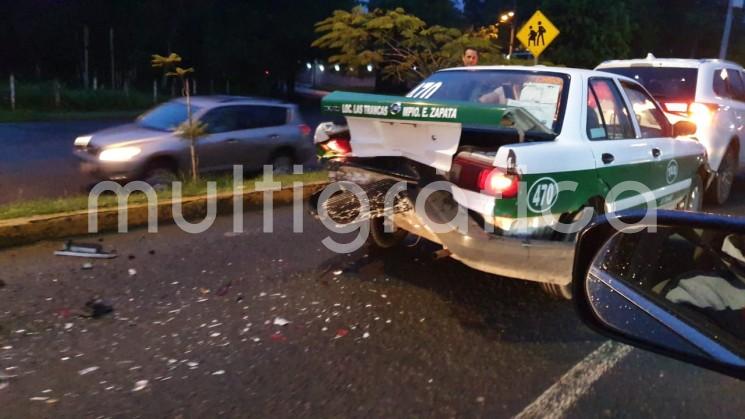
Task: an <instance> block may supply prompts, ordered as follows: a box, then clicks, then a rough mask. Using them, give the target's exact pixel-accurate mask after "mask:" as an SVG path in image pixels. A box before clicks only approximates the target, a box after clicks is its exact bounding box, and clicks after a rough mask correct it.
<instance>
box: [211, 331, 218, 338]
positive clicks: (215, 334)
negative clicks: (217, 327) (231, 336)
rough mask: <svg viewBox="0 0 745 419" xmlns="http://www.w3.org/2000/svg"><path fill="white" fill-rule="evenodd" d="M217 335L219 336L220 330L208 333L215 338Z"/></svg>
mask: <svg viewBox="0 0 745 419" xmlns="http://www.w3.org/2000/svg"><path fill="white" fill-rule="evenodd" d="M218 336H220V332H215V333H212V334H210V337H211V338H216V337H218Z"/></svg>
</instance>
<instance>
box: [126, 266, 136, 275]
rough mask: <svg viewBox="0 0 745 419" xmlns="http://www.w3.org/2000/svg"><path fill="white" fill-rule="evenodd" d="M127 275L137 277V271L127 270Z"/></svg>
mask: <svg viewBox="0 0 745 419" xmlns="http://www.w3.org/2000/svg"><path fill="white" fill-rule="evenodd" d="M127 273H129V276H135V275H137V269H132V268H129V270H128V271H127Z"/></svg>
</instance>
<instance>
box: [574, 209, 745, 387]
mask: <svg viewBox="0 0 745 419" xmlns="http://www.w3.org/2000/svg"><path fill="white" fill-rule="evenodd" d="M650 220H651V221H650ZM574 261H575V262H574V274H573V276H574V277H573V295H574V299H575V304H576V308H577V310H578V313H579V315H580V317H582V320H583V321H584V322H585V323H586V324H587V325H588V326H590V327H591V328H592V329H595V330H596V331H597V332H599V333H602V334H604V335H606V336H608V337H610V338H612V339H615V340H619V341H622V342H625V343H628V344H630V345H633V346H637V347H640V348H643V349H647V350H651V351H653V352H657V353H659V354H662V355H666V356H670V357H673V358H676V359H679V360H682V361H684V362H687V363H691V364H695V365H699V366H702V367H704V368H708V369H712V370H715V371H719V372H721V373H724V374H727V375H730V376H733V377H736V378H740V379H742V380H745V218H743V217H730V216H719V215H712V214H700V213H691V212H683V211H656V212H649V213H645V212H639V211H635V212H631V213H625V214H622V215H614V216H613V217H610V218H608V217H601V218H598V219H596V220H594V221H593V223H592V224H591V225H590V226H588V227H587V228H586V229H584V230H583V231H582V232H581V233H580V235H579V237H578V239H577V247H576V253H575V259H574Z"/></svg>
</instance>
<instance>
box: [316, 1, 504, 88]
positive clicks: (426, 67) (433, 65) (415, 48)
mask: <svg viewBox="0 0 745 419" xmlns="http://www.w3.org/2000/svg"><path fill="white" fill-rule="evenodd" d="M316 32H318V33H320V34H321V36H320V37H319V38H318V39H316V40H315V41H314V42H313V44H312V45H313V46H314V47H318V48H323V49H327V50H332V51H334V52H336V53H335V54H334V55H331V57H329V61H330V62H331V63H339V64H343V65H346V66H349V67H351V68H363V67H365V66H367V65H369V64H372V65H373V66H375V67H377V68H379V69H380V72H381V75H382V76H383V78H384V79H391V80H395V81H397V82H407V81H417V80H420V79H422V78H424V77H427V76H429V75H430V74H431V73H433V72H434V71H437V70H439V69H441V68H445V67H452V66H457V65H460V64H461V62H460V58H461V56H462V54H463V50H464V49H465V48H466V47H469V46H470V47H473V48H477V49H478V50H479V51H480V63H482V64H487V63H494V62H501V57H500V56H499V47H498V46H497V45H496V43H494V42H493V41H492V37H493V36H494V33H493V31H492V30H490V29H488V28H482V29H480V30H479V31H467V32H462V31H461V30H459V29H456V28H448V27H443V26H437V25H435V26H427V24H426V23H425V22H424V21H423V20H422V19H420V18H418V17H416V16H414V15H411V14H407V13H406V12H405V11H404V10H403V9H401V8H398V9H395V10H381V9H375V10H373V11H371V12H366V11H364V10H363V9H362V8H360V7H355V8H354V9H352V11H345V10H337V11H335V12H334V13H333V14H332V15H331V16H330V17H328V18H326V19H324V20H322V21H320V22H318V23H317V24H316Z"/></svg>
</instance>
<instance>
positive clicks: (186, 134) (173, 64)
mask: <svg viewBox="0 0 745 419" xmlns="http://www.w3.org/2000/svg"><path fill="white" fill-rule="evenodd" d="M180 62H181V56H179V55H178V54H176V53H171V54H170V55H168V56H163V55H158V54H155V55H153V59H152V61H151V64H152V66H153V67H154V68H162V69H163V70H164V71H166V76H168V77H175V78H178V79H179V80H181V94H182V95H183V96H185V97H186V115H187V117H186V121H184V122H183V123H182V124H181V125H180V126H179V127H178V128H176V132H177V133H178V135H179V136H181V137H182V138H185V139H187V140H189V151H190V152H191V176H192V180H193V181H195V182H196V181H197V180H198V179H199V158H198V157H197V140H198V139H199V138H201V137H202V136H204V134H205V133H206V132H207V125H205V124H203V123H201V122H199V121H197V120H194V118H192V114H191V93H190V87H189V78H188V77H187V76H188V75H189V74H191V73H194V68H192V67H189V68H182V67H179V66H178V64H179V63H180Z"/></svg>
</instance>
